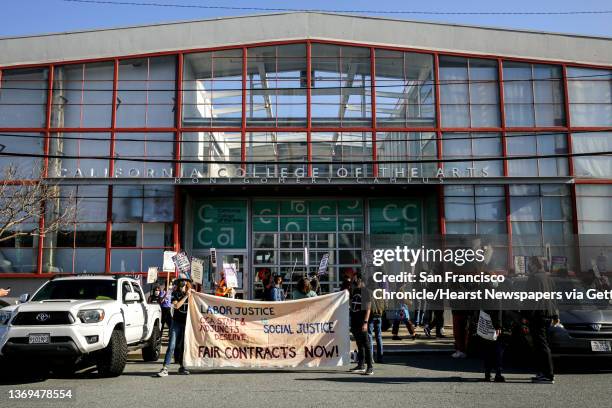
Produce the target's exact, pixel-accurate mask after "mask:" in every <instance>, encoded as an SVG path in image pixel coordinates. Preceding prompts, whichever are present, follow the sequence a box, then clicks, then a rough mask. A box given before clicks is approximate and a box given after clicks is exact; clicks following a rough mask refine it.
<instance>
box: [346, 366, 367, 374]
mask: <svg viewBox="0 0 612 408" xmlns="http://www.w3.org/2000/svg"><path fill="white" fill-rule="evenodd" d="M365 371H366V369H365V367H364V366H357V367H353V368H351V369H350V370H349V372H351V373H365Z"/></svg>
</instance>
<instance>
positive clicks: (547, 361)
mask: <svg viewBox="0 0 612 408" xmlns="http://www.w3.org/2000/svg"><path fill="white" fill-rule="evenodd" d="M528 271H529V277H528V278H527V291H529V292H553V291H554V290H555V285H554V282H553V281H552V279H551V278H550V276H549V275H548V274H547V273H546V272H545V271H544V265H543V263H542V260H541V259H540V258H538V257H535V256H533V257H531V258H530V259H529V264H528ZM530 309H531V310H530V311H529V313H528V317H529V332H530V333H531V338H532V340H533V349H534V353H535V365H536V369H537V373H536V376H535V377H532V378H531V381H532V382H534V383H542V384H553V383H554V380H555V374H554V368H553V361H552V354H551V352H550V346H549V345H548V338H547V336H546V332H547V330H548V327H549V326H551V325H553V326H554V325H557V324H559V311H558V309H557V305H556V302H555V301H554V300H551V299H544V300H542V301H539V302H533V303H532V304H531V305H530Z"/></svg>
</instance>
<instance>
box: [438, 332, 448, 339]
mask: <svg viewBox="0 0 612 408" xmlns="http://www.w3.org/2000/svg"><path fill="white" fill-rule="evenodd" d="M445 338H446V336H445V335H444V333H436V339H445Z"/></svg>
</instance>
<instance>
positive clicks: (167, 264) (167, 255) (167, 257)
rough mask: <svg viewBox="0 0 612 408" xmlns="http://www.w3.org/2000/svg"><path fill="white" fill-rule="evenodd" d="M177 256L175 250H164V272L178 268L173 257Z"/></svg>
mask: <svg viewBox="0 0 612 408" xmlns="http://www.w3.org/2000/svg"><path fill="white" fill-rule="evenodd" d="M175 256H176V252H175V251H164V263H163V265H162V271H163V272H174V271H175V270H176V267H175V266H174V261H173V260H172V258H173V257H175Z"/></svg>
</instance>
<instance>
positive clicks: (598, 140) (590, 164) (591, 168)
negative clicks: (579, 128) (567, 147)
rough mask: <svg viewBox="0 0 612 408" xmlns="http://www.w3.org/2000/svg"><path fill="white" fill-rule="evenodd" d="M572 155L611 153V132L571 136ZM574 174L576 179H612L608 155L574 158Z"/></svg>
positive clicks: (611, 167)
mask: <svg viewBox="0 0 612 408" xmlns="http://www.w3.org/2000/svg"><path fill="white" fill-rule="evenodd" d="M572 149H573V152H574V153H597V152H610V151H612V132H590V133H574V134H572ZM574 173H575V175H576V176H578V177H596V178H612V157H610V155H598V156H578V157H574Z"/></svg>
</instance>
